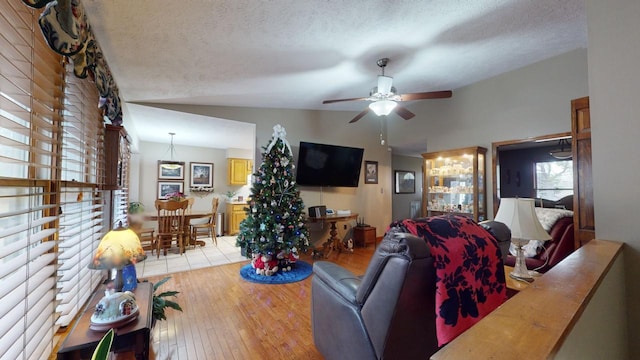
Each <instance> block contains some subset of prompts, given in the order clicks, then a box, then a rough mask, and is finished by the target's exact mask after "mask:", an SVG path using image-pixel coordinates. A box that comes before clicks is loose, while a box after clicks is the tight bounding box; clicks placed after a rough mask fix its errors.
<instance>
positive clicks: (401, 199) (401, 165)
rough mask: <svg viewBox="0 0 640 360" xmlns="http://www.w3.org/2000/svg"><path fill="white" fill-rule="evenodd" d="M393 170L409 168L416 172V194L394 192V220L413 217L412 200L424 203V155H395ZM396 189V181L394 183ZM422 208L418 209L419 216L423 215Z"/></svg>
mask: <svg viewBox="0 0 640 360" xmlns="http://www.w3.org/2000/svg"><path fill="white" fill-rule="evenodd" d="M392 163H393V167H392V171H396V170H407V171H414V172H415V173H416V192H415V194H396V193H395V192H394V194H393V198H392V199H393V210H392V217H393V220H394V221H395V220H402V219H406V218H410V217H411V202H412V201H418V202H419V203H420V204H422V179H423V178H422V164H423V160H422V157H420V158H417V157H411V156H399V155H394V156H393V158H392ZM392 174H393V172H392ZM394 180H395V179H394ZM392 186H393V187H394V188H392V191H394V190H395V182H394V183H393V184H392ZM421 211H422V210H421V208H420V210H418V216H421Z"/></svg>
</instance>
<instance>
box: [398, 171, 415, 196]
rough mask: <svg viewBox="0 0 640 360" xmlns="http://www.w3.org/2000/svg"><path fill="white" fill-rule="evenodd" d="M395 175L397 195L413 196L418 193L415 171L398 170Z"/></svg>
mask: <svg viewBox="0 0 640 360" xmlns="http://www.w3.org/2000/svg"><path fill="white" fill-rule="evenodd" d="M394 174H395V193H396V194H413V193H415V192H416V173H415V171H405V170H396V171H394Z"/></svg>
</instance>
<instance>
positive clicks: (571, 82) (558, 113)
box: [389, 49, 589, 214]
mask: <svg viewBox="0 0 640 360" xmlns="http://www.w3.org/2000/svg"><path fill="white" fill-rule="evenodd" d="M587 95H589V89H588V82H587V51H586V49H579V50H574V51H571V52H569V53H566V54H563V55H560V56H557V57H554V58H551V59H548V60H544V61H541V62H538V63H535V64H533V65H529V66H526V67H524V68H522V69H519V70H515V71H512V72H509V73H506V74H502V75H498V76H496V77H493V78H490V79H487V80H484V81H480V82H477V83H475V84H472V85H469V86H467V87H465V88H462V89H458V90H454V92H453V97H452V98H451V99H450V100H443V101H420V102H417V103H415V104H413V105H412V106H411V110H412V111H414V112H415V113H416V114H417V116H416V117H415V118H413V119H411V121H406V122H404V123H400V124H399V126H395V127H390V128H389V142H390V145H391V146H392V147H393V146H394V145H395V144H396V143H400V142H407V143H410V144H424V146H425V147H426V149H425V150H424V151H422V152H433V151H441V150H449V149H455V148H461V147H468V146H482V147H485V148H487V149H488V150H489V151H488V152H487V169H486V173H487V199H488V201H487V209H488V214H493V204H492V202H491V199H492V198H493V191H492V187H491V184H492V181H493V179H492V176H491V167H490V166H491V164H492V156H491V143H492V142H497V141H505V140H514V139H524V138H527V137H530V136H539V135H547V134H554V133H560V132H565V131H570V130H571V100H572V99H576V98H579V97H583V96H587ZM427 144H428V146H427Z"/></svg>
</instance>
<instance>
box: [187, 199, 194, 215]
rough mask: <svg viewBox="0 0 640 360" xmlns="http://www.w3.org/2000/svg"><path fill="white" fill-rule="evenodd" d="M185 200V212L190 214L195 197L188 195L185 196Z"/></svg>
mask: <svg viewBox="0 0 640 360" xmlns="http://www.w3.org/2000/svg"><path fill="white" fill-rule="evenodd" d="M186 200H187V204H188V205H187V214H191V210H192V208H193V203H194V202H196V198H194V197H188V198H186Z"/></svg>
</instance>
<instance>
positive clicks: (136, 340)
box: [58, 282, 153, 360]
mask: <svg viewBox="0 0 640 360" xmlns="http://www.w3.org/2000/svg"><path fill="white" fill-rule="evenodd" d="M133 293H134V295H135V297H136V303H137V304H138V309H139V311H140V313H139V314H138V318H137V319H136V320H134V321H132V322H130V323H129V324H127V325H125V326H122V327H120V328H117V329H114V330H115V336H114V338H113V343H112V345H111V351H113V352H122V351H132V350H133V351H134V352H135V356H136V359H149V338H150V337H151V325H152V319H153V312H152V306H153V287H152V284H151V283H149V282H143V283H139V284H138V287H137V288H136V289H135V290H134V291H133ZM103 294H104V287H99V288H98V290H97V291H96V293H95V294H93V297H92V298H91V300H90V302H89V305H88V306H87V308H86V309H85V310H84V313H83V314H82V315H81V316H80V317H79V318H78V320H77V321H76V324H75V325H74V326H73V329H71V332H69V335H67V337H66V339H65V340H64V342H63V343H62V346H60V349H59V350H58V360H61V359H91V355H92V354H93V351H94V349H95V348H96V346H98V342H99V341H100V339H102V337H103V336H104V334H105V333H106V331H95V330H91V329H90V328H89V325H91V315H93V310H94V309H95V306H96V304H97V303H98V301H100V299H101V298H102V295H103Z"/></svg>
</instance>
